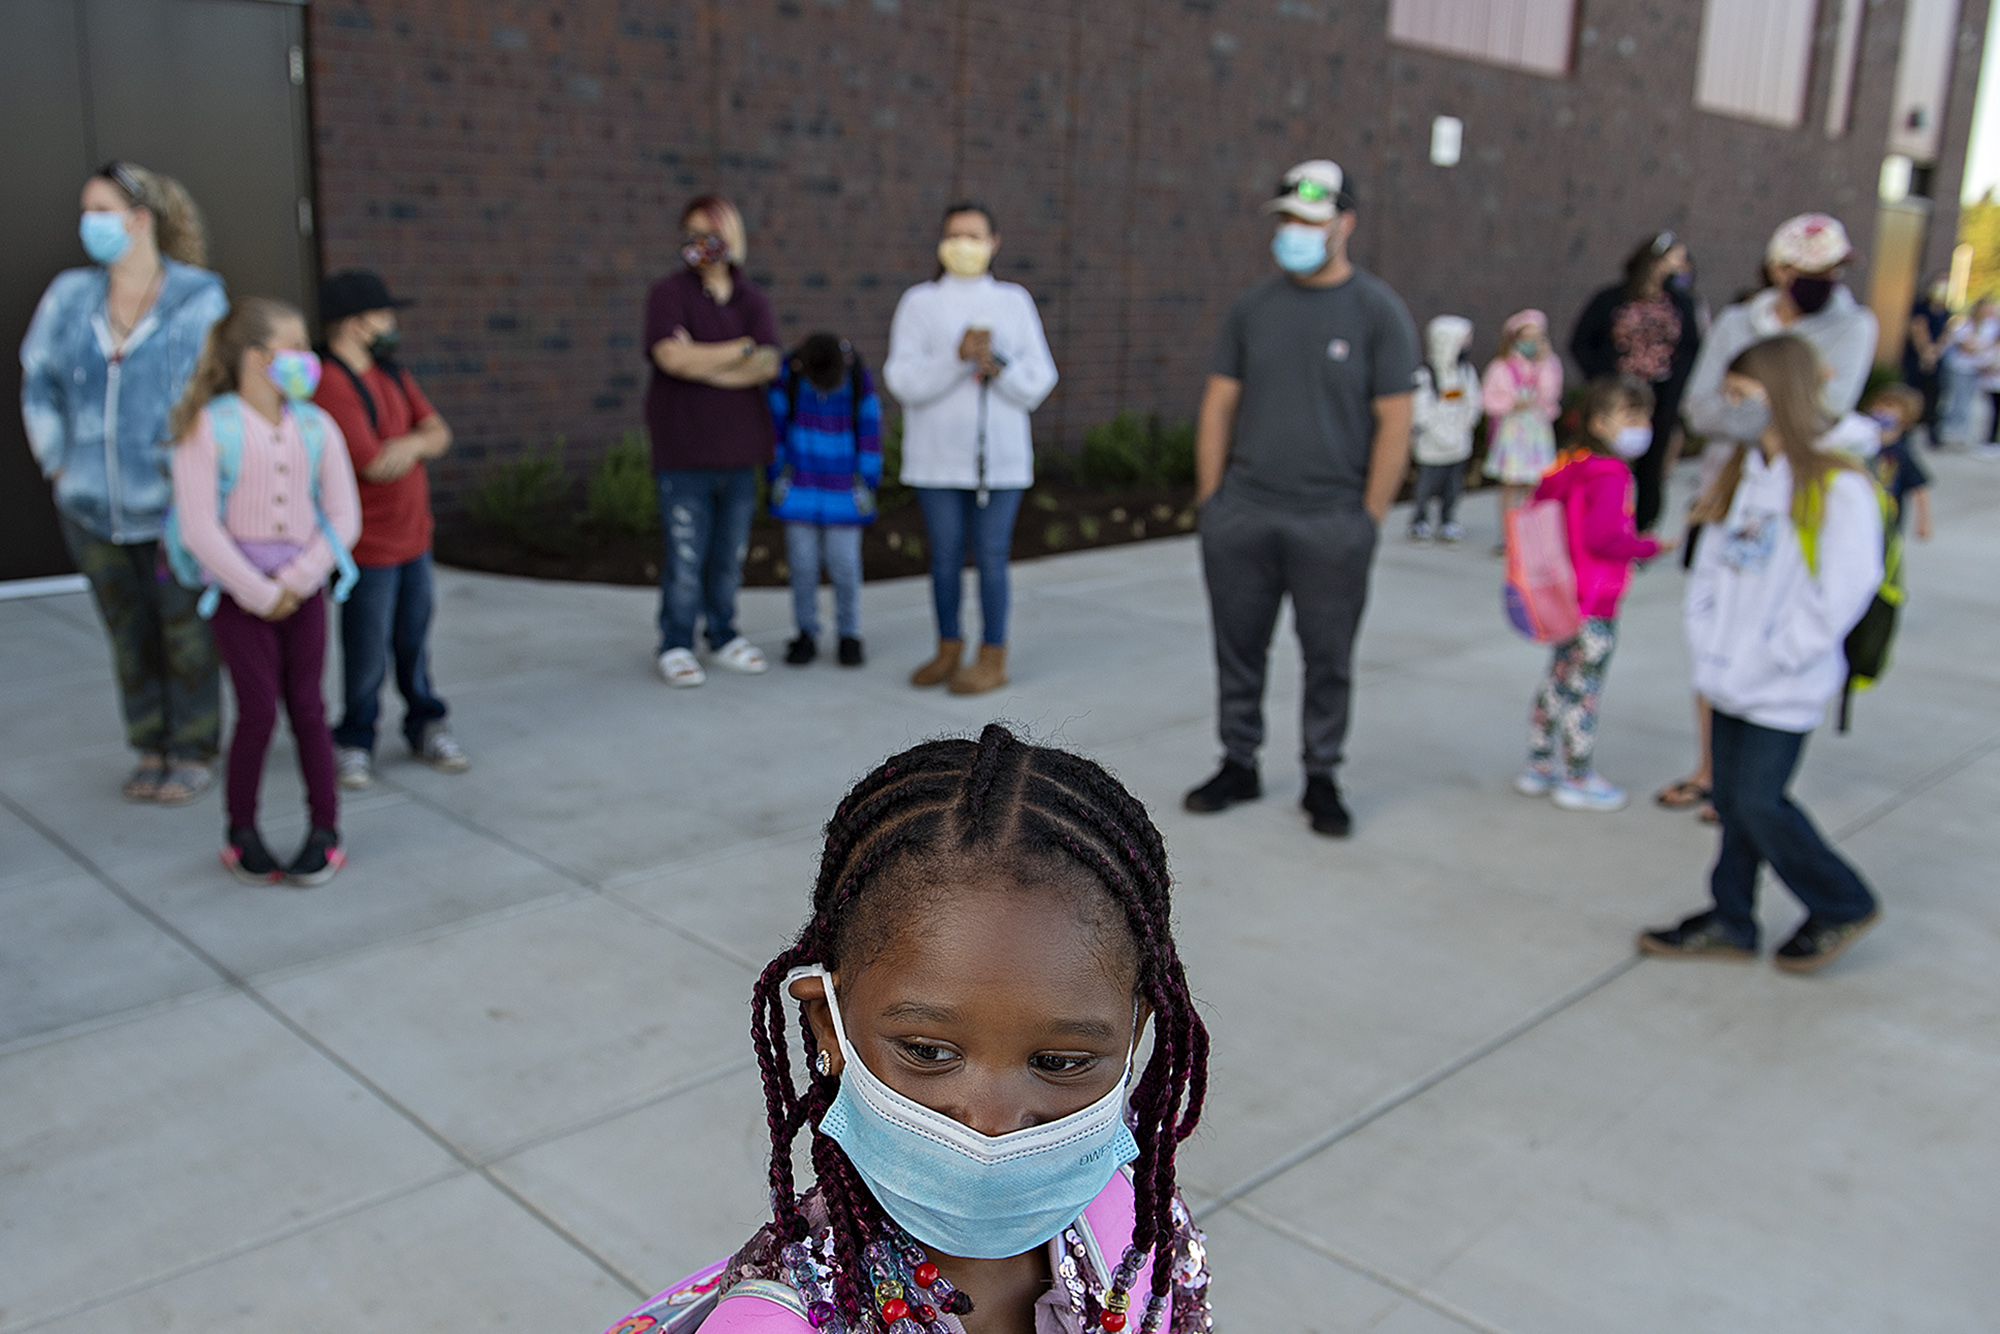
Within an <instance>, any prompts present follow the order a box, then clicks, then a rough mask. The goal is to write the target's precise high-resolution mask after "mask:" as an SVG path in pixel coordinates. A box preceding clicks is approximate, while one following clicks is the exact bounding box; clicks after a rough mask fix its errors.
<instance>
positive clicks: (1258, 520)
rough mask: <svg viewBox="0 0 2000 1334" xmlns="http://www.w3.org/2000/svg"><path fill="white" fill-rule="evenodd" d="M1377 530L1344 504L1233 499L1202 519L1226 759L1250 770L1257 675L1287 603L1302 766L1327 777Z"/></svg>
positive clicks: (1259, 727)
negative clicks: (1299, 670)
mask: <svg viewBox="0 0 2000 1334" xmlns="http://www.w3.org/2000/svg"><path fill="white" fill-rule="evenodd" d="M1375 539H1376V528H1375V521H1374V520H1373V519H1372V518H1370V517H1369V515H1368V512H1367V511H1366V510H1364V509H1363V508H1362V507H1361V498H1360V497H1359V496H1356V497H1355V498H1354V500H1353V502H1352V504H1351V505H1344V506H1340V507H1337V508H1331V509H1325V510H1289V509H1279V508H1277V507H1275V506H1271V505H1263V504H1259V503H1257V502H1255V501H1251V500H1244V499H1241V498H1238V497H1234V496H1231V495H1230V494H1229V489H1228V488H1227V487H1226V486H1225V487H1224V488H1223V489H1222V490H1221V491H1219V492H1217V493H1216V495H1215V497H1214V498H1213V499H1211V500H1210V501H1209V502H1208V504H1207V505H1206V506H1204V507H1203V508H1202V511H1201V565H1202V573H1203V575H1204V576H1205V577H1206V579H1207V582H1208V609H1209V619H1210V621H1211V622H1212V624H1213V626H1214V632H1215V677H1216V691H1217V694H1218V696H1219V705H1218V709H1217V715H1218V716H1217V730H1218V731H1219V732H1220V733H1221V737H1222V750H1223V753H1224V754H1225V755H1226V756H1228V757H1229V758H1230V759H1231V760H1234V761H1235V762H1236V763H1238V764H1255V763H1256V761H1257V750H1258V747H1260V746H1262V745H1263V744H1264V676H1265V669H1266V666H1267V664H1268V662H1269V660H1270V656H1271V635H1272V633H1273V632H1274V631H1275V630H1276V629H1277V625H1278V608H1279V606H1280V604H1281V603H1282V602H1283V601H1284V598H1285V595H1286V594H1290V595H1291V599H1292V620H1293V623H1294V625H1295V626H1296V628H1297V630H1298V636H1299V648H1300V650H1301V651H1302V653H1303V654H1304V657H1305V691H1304V694H1305V699H1304V707H1303V709H1302V710H1301V712H1302V714H1303V719H1302V724H1303V725H1302V728H1301V732H1302V738H1301V739H1302V742H1303V745H1302V746H1301V751H1302V755H1301V758H1302V760H1303V762H1304V765H1305V771H1306V774H1307V775H1308V776H1319V777H1330V776H1331V775H1332V773H1333V769H1334V766H1335V765H1337V764H1339V763H1340V756H1341V747H1342V745H1343V743H1345V741H1346V739H1347V718H1348V705H1349V701H1350V698H1351V696H1352V691H1353V680H1354V638H1355V634H1356V633H1357V632H1358V631H1359V630H1360V628H1361V609H1362V607H1363V606H1364V605H1365V604H1366V603H1367V601H1368V570H1369V566H1370V565H1371V564H1372V563H1373V561H1374V558H1375Z"/></svg>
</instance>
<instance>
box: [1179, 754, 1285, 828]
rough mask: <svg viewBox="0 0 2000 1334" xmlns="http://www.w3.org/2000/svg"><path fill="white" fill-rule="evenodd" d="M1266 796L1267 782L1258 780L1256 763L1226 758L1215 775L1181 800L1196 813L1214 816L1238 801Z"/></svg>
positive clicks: (1183, 804)
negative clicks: (1265, 787)
mask: <svg viewBox="0 0 2000 1334" xmlns="http://www.w3.org/2000/svg"><path fill="white" fill-rule="evenodd" d="M1263 795H1264V785H1263V784H1262V783H1260V782H1258V781H1257V770H1256V768H1255V767H1254V766H1252V765H1248V764H1238V763H1237V762H1236V761H1234V760H1224V761H1223V762H1222V767H1221V768H1220V769H1217V770H1216V771H1215V777H1213V778H1211V779H1209V780H1208V781H1207V782H1206V783H1203V784H1202V785H1201V786H1200V787H1198V788H1196V789H1195V790H1194V791H1192V792H1190V793H1188V794H1187V796H1186V797H1184V798H1182V799H1181V805H1182V806H1185V807H1186V808H1187V809H1188V810H1191V811H1193V812H1194V813H1195V814H1197V815H1213V814H1214V813H1215V812H1217V811H1226V810H1228V809H1229V808H1230V807H1231V806H1234V805H1235V804H1236V803H1237V802H1239V801H1255V800H1257V798H1259V797H1261V796H1263Z"/></svg>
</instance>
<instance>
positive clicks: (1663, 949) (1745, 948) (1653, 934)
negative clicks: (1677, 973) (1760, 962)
mask: <svg viewBox="0 0 2000 1334" xmlns="http://www.w3.org/2000/svg"><path fill="white" fill-rule="evenodd" d="M1639 953H1641V954H1652V955H1657V956H1659V957H1661V958H1665V959H1724V960H1729V961H1731V962H1739V963H1741V962H1748V961H1749V960H1751V959H1754V958H1756V957H1757V947H1756V946H1755V945H1754V944H1751V945H1745V944H1744V943H1743V942H1742V941H1740V940H1737V939H1735V938H1733V937H1732V936H1730V934H1729V933H1728V932H1727V931H1724V930H1723V929H1722V923H1721V921H1720V920H1718V919H1717V917H1716V915H1715V914H1714V913H1713V912H1704V913H1696V914H1695V915H1694V916H1693V917H1690V918H1688V919H1687V920H1686V921H1684V922H1682V923H1681V924H1680V925H1679V926H1659V927H1654V928H1653V929H1652V930H1651V931H1641V932H1640V933H1639Z"/></svg>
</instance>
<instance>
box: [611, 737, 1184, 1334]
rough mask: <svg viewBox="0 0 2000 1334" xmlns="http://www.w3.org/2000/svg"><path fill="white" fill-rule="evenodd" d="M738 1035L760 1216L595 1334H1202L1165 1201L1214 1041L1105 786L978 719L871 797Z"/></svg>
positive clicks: (1114, 787) (851, 816)
mask: <svg viewBox="0 0 2000 1334" xmlns="http://www.w3.org/2000/svg"><path fill="white" fill-rule="evenodd" d="M787 1013H794V1014H796V1015H797V1016H798V1018H799V1029H798V1032H797V1036H796V1037H793V1036H791V1035H790V1034H788V1033H787V1031H786V1026H785V1017H786V1015H787ZM1149 1026H1150V1028H1151V1030H1152V1040H1151V1046H1150V1055H1149V1056H1147V1058H1146V1060H1145V1063H1144V1066H1143V1068H1138V1061H1139V1058H1140V1055H1141V1053H1142V1052H1143V1051H1145V1050H1146V1049H1147V1044H1146V1042H1145V1041H1144V1037H1143V1035H1144V1034H1145V1033H1146V1030H1147V1029H1148V1027H1149ZM750 1031H751V1040H752V1042H753V1044H754V1045H755V1047H756V1049H757V1064H758V1067H759V1068H760V1069H761V1070H762V1071H763V1076H764V1097H765V1107H766V1119H767V1120H768V1122H769V1124H770V1128H771V1160H770V1176H769V1184H770V1191H771V1199H772V1201H773V1217H772V1220H771V1222H770V1223H768V1224H767V1225H766V1226H765V1227H764V1228H763V1229H762V1230H761V1231H759V1232H758V1233H757V1235H756V1236H754V1237H752V1238H751V1239H750V1240H749V1242H748V1243H747V1244H746V1245H745V1246H744V1247H743V1248H742V1249H741V1250H740V1251H738V1252H737V1253H736V1254H735V1255H734V1256H733V1257H731V1258H730V1259H728V1260H727V1261H722V1262H718V1263H716V1264H712V1265H710V1266H708V1267H707V1268H705V1269H703V1270H701V1271H699V1272H697V1273H695V1274H693V1275H691V1276H690V1277H689V1278H687V1279H684V1280H682V1281H681V1282H680V1283H677V1284H675V1285H674V1286H673V1287H671V1288H669V1289H667V1290H666V1291H665V1292H662V1293H660V1294H659V1295H658V1296H656V1297H654V1298H653V1299H652V1300H651V1301H649V1302H647V1303H646V1304H645V1305H644V1306H642V1307H640V1308H639V1309H638V1310H636V1311H634V1312H632V1313H631V1314H630V1315H628V1316H626V1317H625V1319H624V1320H622V1321H620V1322H619V1323H618V1324H617V1325H615V1326H613V1327H612V1328H613V1334H687V1332H688V1331H690V1330H693V1329H694V1328H696V1327H697V1326H699V1328H700V1329H701V1331H702V1334H746V1332H748V1331H755V1332H756V1334H814V1331H817V1332H818V1334H965V1331H966V1330H967V1329H968V1328H971V1329H974V1330H979V1331H990V1332H995V1334H1097V1331H1103V1332H1104V1334H1121V1331H1125V1332H1126V1334H1142V1331H1143V1334H1198V1332H1202V1331H1206V1330H1208V1329H1209V1328H1210V1323H1211V1322H1210V1317H1209V1309H1208V1298H1207V1288H1208V1268H1207V1264H1206V1261H1205V1258H1204V1255H1203V1246H1204V1243H1203V1240H1202V1236H1201V1233H1200V1231H1199V1230H1198V1229H1197V1228H1196V1227H1195V1226H1194V1223H1193V1222H1192V1220H1191V1219H1190V1218H1189V1216H1188V1211H1187V1208H1186V1206H1185V1205H1184V1204H1183V1203H1182V1201H1181V1198H1180V1195H1179V1193H1178V1191H1177V1190H1176V1189H1175V1185H1174V1154H1175V1150H1176V1148H1177V1147H1178V1146H1179V1144H1180V1143H1181V1141H1182V1140H1184V1139H1186V1138H1187V1137H1188V1135H1189V1134H1190V1133H1191V1132H1192V1131H1193V1130H1194V1128H1195V1123H1196V1121H1197V1120H1198V1119H1199V1118H1200V1116H1201V1103H1202V1095H1203V1092H1204V1090H1205V1088H1206V1086H1207V1082H1208V1033H1207V1030H1206V1029H1204V1028H1203V1027H1202V1022H1201V1019H1200V1018H1199V1016H1197V1015H1196V1013H1195V1010H1194V1005H1193V1003H1192V1001H1191V1000H1190V998H1189V995H1188V987H1187V979H1186V977H1185V976H1184V975H1183V974H1182V971H1181V963H1180V958H1179V955H1178V954H1177V952H1176V951H1175V948H1174V941H1173V935H1172V932H1171V904H1170V903H1169V901H1168V874H1167V859H1166V849H1165V846H1164V845H1163V844H1162V843H1161V841H1160V834H1159V831H1158V830H1157V829H1156V828H1154V826H1153V822H1152V820H1151V819H1149V818H1148V817H1147V815H1146V810H1145V808H1144V807H1143V806H1141V805H1140V804H1139V802H1138V801H1137V800H1136V799H1135V798H1134V797H1133V796H1132V795H1131V794H1130V793H1129V792H1127V791H1126V790H1125V789H1124V788H1123V787H1122V786H1120V785H1119V783H1118V782H1117V781H1116V780H1115V779H1113V778H1112V777H1111V776H1110V775H1109V774H1107V773H1105V772H1104V770H1102V769H1100V768H1099V767H1098V766H1097V765H1095V764H1093V763H1091V762H1090V761H1089V760H1086V759H1082V758H1080V757H1078V756H1076V755H1072V754H1069V753H1067V752H1065V751H1060V750H1052V749H1049V748H1046V747H1042V746H1031V745H1027V744H1024V743H1023V742H1021V741H1019V740H1017V739H1016V738H1015V737H1014V735H1013V733H1011V732H1009V731H1008V730H1007V729H1006V728H1004V727H1002V726H1000V725H999V724H997V723H996V724H991V725H989V726H988V727H987V728H986V730H985V731H984V732H983V733H981V735H980V737H979V740H978V741H976V742H974V741H967V740H945V741H932V742H928V743H926V744H924V745H921V746H918V747H916V748H915V749H914V750H909V751H905V752H904V753H903V754H901V755H897V756H895V757H893V758H891V759H890V760H889V761H888V762H887V763H885V764H883V765H882V766H881V767H880V768H878V769H877V770H875V772H874V773H872V774H869V775H868V776H867V777H866V778H864V779H862V780H861V782H860V783H859V784H857V785H856V786H855V788H854V790H853V791H852V792H850V793H849V794H848V795H847V798H846V800H844V801H842V802H841V803H840V806H839V807H838V809H836V810H835V811H834V814H833V819H832V820H831V821H829V822H828V824H827V827H826V847H825V851H824V852H823V854H822V856H821V859H820V870H819V881H818V884H817V885H816V886H815V887H814V890H813V910H812V918H811V920H810V921H808V922H807V923H806V925H805V928H804V930H802V931H801V932H800V933H799V937H798V939H797V941H796V942H795V943H794V944H793V945H792V946H791V948H789V949H787V950H786V951H785V952H784V953H782V954H780V955H779V956H778V957H777V958H775V959H773V960H772V961H771V962H770V964H769V965H768V966H767V967H766V968H765V969H764V972H763V976H762V977H760V978H759V979H758V982H757V985H756V989H755V991H754V993H753V995H752V999H751V1019H750ZM794 1054H796V1055H798V1056H799V1057H801V1058H803V1069H802V1070H801V1069H798V1068H797V1067H795V1065H794V1062H793V1056H794ZM801 1134H803V1135H805V1136H806V1138H807V1141H808V1144H809V1148H810V1158H811V1163H812V1173H813V1177H814V1181H813V1184H812V1186H811V1187H810V1189H807V1190H804V1191H801V1190H799V1188H798V1183H797V1182H796V1181H795V1180H794V1178H793V1166H792V1165H793V1161H794V1159H793V1143H794V1141H795V1140H796V1139H797V1138H798V1137H799V1136H800V1135H801Z"/></svg>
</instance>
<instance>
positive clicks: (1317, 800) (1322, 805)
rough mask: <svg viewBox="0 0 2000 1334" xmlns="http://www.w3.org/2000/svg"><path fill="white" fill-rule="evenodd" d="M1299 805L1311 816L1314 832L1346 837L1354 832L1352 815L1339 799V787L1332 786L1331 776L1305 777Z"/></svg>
mask: <svg viewBox="0 0 2000 1334" xmlns="http://www.w3.org/2000/svg"><path fill="white" fill-rule="evenodd" d="M1299 807H1300V809H1301V810H1303V811H1305V813H1306V814H1307V815H1310V816H1311V817H1312V827H1313V832H1314V833H1315V834H1325V835H1326V836H1327V837H1328V838H1346V837H1347V836H1348V835H1349V834H1351V833H1353V832H1354V817H1353V816H1351V815H1349V814H1348V813H1347V807H1346V805H1345V804H1344V803H1343V802H1342V801H1341V800H1340V789H1339V788H1338V787H1335V786H1334V782H1333V780H1332V779H1331V778H1308V779H1306V791H1305V795H1304V796H1302V797H1300V798H1299Z"/></svg>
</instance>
